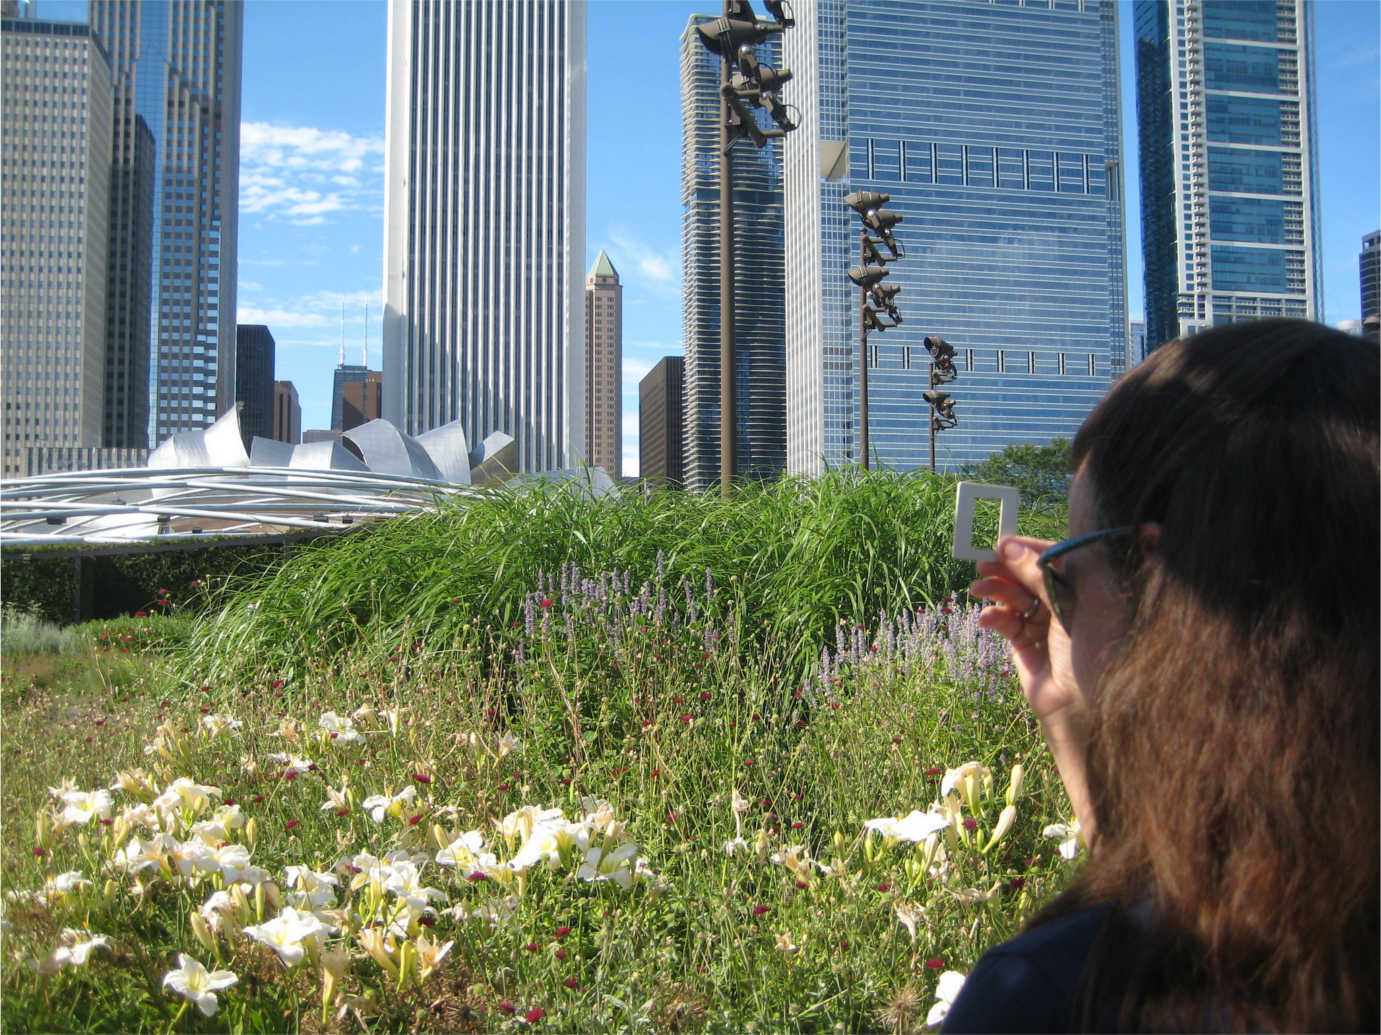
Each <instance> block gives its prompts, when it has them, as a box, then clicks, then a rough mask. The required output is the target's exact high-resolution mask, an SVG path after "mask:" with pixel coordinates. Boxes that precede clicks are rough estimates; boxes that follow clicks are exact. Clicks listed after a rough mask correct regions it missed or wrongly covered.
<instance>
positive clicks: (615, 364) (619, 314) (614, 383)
mask: <svg viewBox="0 0 1381 1035" xmlns="http://www.w3.org/2000/svg"><path fill="white" fill-rule="evenodd" d="M585 459H586V462H587V463H588V464H589V465H590V466H591V467H600V468H603V470H604V472H605V473H606V474H607V475H609V477H610V478H613V479H614V480H615V481H618V480H619V475H620V473H621V472H622V470H623V288H622V287H621V286H620V285H619V273H618V270H616V269H614V264H613V263H612V262H610V261H609V256H607V255H605V254H604V252H602V251H601V252H600V253H599V257H598V258H597V259H595V264H594V266H592V267H591V268H590V272H589V274H588V275H587V276H586V278H585Z"/></svg>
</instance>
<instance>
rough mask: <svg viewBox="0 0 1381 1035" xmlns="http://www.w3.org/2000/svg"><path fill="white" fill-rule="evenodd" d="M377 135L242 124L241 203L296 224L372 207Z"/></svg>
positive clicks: (379, 181)
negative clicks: (354, 134) (371, 158)
mask: <svg viewBox="0 0 1381 1035" xmlns="http://www.w3.org/2000/svg"><path fill="white" fill-rule="evenodd" d="M383 150H384V140H383V137H381V136H353V135H352V134H350V133H346V132H344V131H343V130H323V129H316V128H314V127H311V126H276V125H273V124H271V123H267V122H245V123H241V125H240V208H241V210H242V211H245V212H251V213H260V214H262V215H264V216H265V217H267V218H269V219H283V220H286V221H287V222H289V223H293V224H295V225H297V226H312V225H316V224H320V223H324V222H326V217H327V216H328V215H331V214H332V213H337V212H351V211H360V210H369V211H373V210H375V209H377V208H378V206H379V205H380V204H381V199H382V197H383V169H382V166H381V165H379V164H378V163H377V162H374V161H370V162H368V163H366V159H367V158H370V157H371V156H373V155H382V154H383Z"/></svg>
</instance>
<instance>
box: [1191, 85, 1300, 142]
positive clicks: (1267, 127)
mask: <svg viewBox="0 0 1381 1035" xmlns="http://www.w3.org/2000/svg"><path fill="white" fill-rule="evenodd" d="M1205 109H1206V112H1207V115H1208V126H1207V132H1208V139H1209V140H1211V141H1215V142H1219V143H1225V144H1279V143H1280V142H1281V137H1280V122H1281V119H1280V102H1279V101H1275V100H1269V99H1267V98H1264V97H1225V96H1223V95H1221V94H1209V95H1208V97H1207V100H1206V104H1205Z"/></svg>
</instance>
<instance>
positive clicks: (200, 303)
mask: <svg viewBox="0 0 1381 1035" xmlns="http://www.w3.org/2000/svg"><path fill="white" fill-rule="evenodd" d="M89 11H90V19H91V27H92V30H93V32H94V33H95V34H96V36H97V38H98V39H99V40H100V41H101V43H102V45H103V46H104V47H105V49H106V51H107V53H109V55H110V64H111V68H112V70H113V73H114V85H115V103H114V120H113V130H114V133H115V135H116V138H117V139H116V144H115V148H114V151H115V154H116V155H117V156H120V159H119V160H120V162H121V163H122V164H121V165H120V166H119V168H120V170H121V171H120V173H119V174H117V175H116V176H115V178H114V182H113V184H112V185H113V187H114V189H115V191H116V192H117V194H118V195H120V196H118V197H116V198H115V200H113V201H112V203H111V208H112V210H113V211H115V212H117V213H120V214H122V218H124V217H128V218H129V219H131V220H132V221H133V222H132V225H131V226H130V227H128V228H127V229H126V228H120V229H118V230H115V231H113V232H114V233H128V234H131V235H134V237H135V238H136V241H137V239H138V236H139V234H140V233H142V230H141V229H140V227H142V226H143V225H145V224H146V223H147V222H148V221H150V220H151V223H152V230H151V234H152V236H151V238H150V239H151V240H152V242H153V246H152V250H151V254H150V258H149V262H150V267H151V273H150V285H151V287H150V294H151V300H150V308H149V312H150V316H149V345H148V348H149V350H151V357H150V358H149V359H148V362H149V364H150V368H151V373H152V379H151V382H152V383H151V385H150V392H151V397H150V399H149V405H150V408H151V410H152V415H151V416H152V420H151V424H152V430H153V438H154V444H157V443H159V442H162V441H163V440H164V439H166V438H168V437H169V436H170V435H172V434H174V433H176V432H179V431H188V430H192V429H197V428H204V427H207V426H208V425H210V424H211V423H212V422H213V421H214V420H215V419H216V418H217V417H219V416H220V415H221V414H222V413H224V412H225V411H226V410H227V409H229V408H230V406H231V405H232V404H233V402H234V399H235V349H236V339H235V263H236V255H235V241H236V228H237V225H238V218H237V213H238V204H239V180H240V175H239V162H240V56H241V41H242V37H243V26H244V5H243V4H242V3H240V2H238V0H158V2H156V3H135V2H131V0H91V2H90V8H89ZM146 132H147V133H148V134H149V135H150V136H151V137H152V141H153V149H152V154H153V187H152V208H151V213H150V214H146V213H145V212H144V210H143V208H142V207H141V206H142V205H143V204H144V202H145V201H146V200H147V197H148V194H147V191H148V187H147V185H146V178H145V177H142V176H141V175H140V170H141V169H143V168H144V166H143V165H141V163H143V162H145V161H146V159H145V157H144V156H145V155H146V154H147V152H148V139H147V138H146V137H145V135H144V134H145V133H146ZM126 192H128V193H130V194H132V195H133V196H132V197H125V196H124V194H125V193H126ZM133 246H134V247H137V244H134V245H133ZM127 258H128V260H129V278H130V286H129V288H128V290H127V291H124V292H122V296H123V297H122V298H121V299H119V300H117V303H116V304H118V305H122V306H123V305H126V304H128V305H135V306H137V305H139V304H140V298H139V294H140V291H141V289H140V288H139V287H138V285H137V283H136V282H137V281H138V279H139V277H140V276H142V274H140V272H139V271H138V269H137V265H138V263H139V262H142V258H136V257H135V256H128V257H127ZM118 261H119V259H118V258H117V262H118ZM118 277H119V271H118V270H117V278H118ZM139 319H140V318H138V317H135V316H130V317H128V318H127V319H126V318H122V319H121V320H120V321H118V324H119V325H120V326H124V325H126V324H127V325H128V327H129V334H130V335H133V334H134V333H136V332H137V330H138V322H139ZM122 333H123V332H122ZM131 342H132V339H131ZM122 347H123V346H122ZM129 350H130V357H129V358H130V362H131V364H132V369H131V372H130V374H128V375H127V376H125V377H124V378H123V379H117V386H118V385H119V383H121V380H123V382H124V383H126V384H128V382H129V381H130V379H132V378H133V377H135V376H138V375H139V365H140V364H141V363H143V362H145V360H144V359H143V358H142V357H141V356H140V355H139V354H138V350H137V348H136V347H135V345H134V344H133V343H131V345H130V346H129ZM134 398H135V399H136V402H135V403H134V404H133V407H132V409H133V410H134V411H135V412H137V408H138V405H139V404H138V402H137V393H134ZM129 419H130V418H129V417H128V416H126V418H125V423H126V424H128V421H129Z"/></svg>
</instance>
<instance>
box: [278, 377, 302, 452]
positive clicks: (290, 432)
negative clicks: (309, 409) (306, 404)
mask: <svg viewBox="0 0 1381 1035" xmlns="http://www.w3.org/2000/svg"><path fill="white" fill-rule="evenodd" d="M273 437H274V438H276V439H277V440H278V441H279V442H286V443H288V444H289V445H291V446H295V445H297V444H298V443H299V442H300V441H302V405H301V404H300V403H299V402H298V401H297V386H296V385H294V384H293V383H292V382H291V381H275V382H273Z"/></svg>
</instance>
